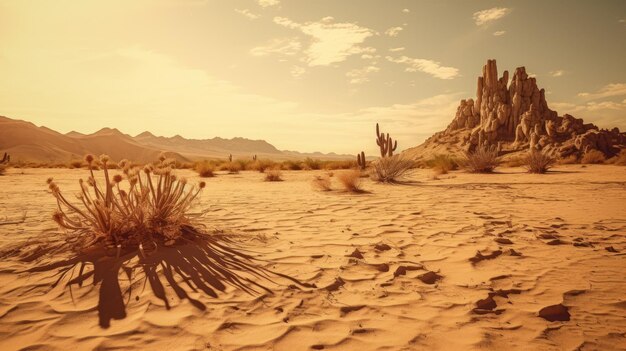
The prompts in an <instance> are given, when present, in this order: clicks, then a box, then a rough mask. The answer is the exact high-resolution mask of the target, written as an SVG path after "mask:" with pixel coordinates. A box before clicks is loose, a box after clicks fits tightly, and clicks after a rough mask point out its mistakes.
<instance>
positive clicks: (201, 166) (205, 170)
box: [194, 161, 215, 178]
mask: <svg viewBox="0 0 626 351" xmlns="http://www.w3.org/2000/svg"><path fill="white" fill-rule="evenodd" d="M194 168H195V170H196V172H198V175H199V176H200V177H202V178H210V177H215V168H214V167H213V165H212V164H211V163H209V162H207V161H202V162H198V163H196V166H195V167H194Z"/></svg>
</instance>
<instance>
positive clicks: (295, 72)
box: [289, 66, 306, 79]
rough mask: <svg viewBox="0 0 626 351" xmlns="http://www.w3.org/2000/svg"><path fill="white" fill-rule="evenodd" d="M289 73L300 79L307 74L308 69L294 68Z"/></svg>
mask: <svg viewBox="0 0 626 351" xmlns="http://www.w3.org/2000/svg"><path fill="white" fill-rule="evenodd" d="M289 73H291V76H292V77H294V78H296V79H299V78H301V77H302V76H303V75H304V74H305V73H306V69H304V68H303V67H300V66H293V67H291V70H290V71H289Z"/></svg>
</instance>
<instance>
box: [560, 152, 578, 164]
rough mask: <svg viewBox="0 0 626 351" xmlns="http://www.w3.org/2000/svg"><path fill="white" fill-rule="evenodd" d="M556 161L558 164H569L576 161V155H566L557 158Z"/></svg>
mask: <svg viewBox="0 0 626 351" xmlns="http://www.w3.org/2000/svg"><path fill="white" fill-rule="evenodd" d="M557 163H558V164H560V165H571V164H574V163H578V156H576V155H575V154H572V155H569V156H567V157H563V158H559V159H558V161H557Z"/></svg>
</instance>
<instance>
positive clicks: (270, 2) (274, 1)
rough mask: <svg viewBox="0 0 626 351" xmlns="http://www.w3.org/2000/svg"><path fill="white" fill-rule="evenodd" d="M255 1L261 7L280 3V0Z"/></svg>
mask: <svg viewBox="0 0 626 351" xmlns="http://www.w3.org/2000/svg"><path fill="white" fill-rule="evenodd" d="M257 3H258V4H259V6H261V7H271V6H277V5H278V4H280V0H257Z"/></svg>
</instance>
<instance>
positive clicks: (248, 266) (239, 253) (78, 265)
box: [24, 228, 315, 328]
mask: <svg viewBox="0 0 626 351" xmlns="http://www.w3.org/2000/svg"><path fill="white" fill-rule="evenodd" d="M188 230H191V231H193V230H194V229H193V228H188ZM40 253H41V254H43V251H40ZM38 256H39V255H38ZM24 260H25V261H28V259H24ZM259 263H260V260H258V259H255V258H253V257H252V256H251V255H250V254H248V253H245V252H244V250H242V249H241V248H239V244H238V243H236V242H234V241H233V240H232V239H231V238H229V237H227V236H226V235H224V234H216V235H212V236H206V237H203V238H194V239H188V240H185V241H183V242H181V243H179V244H177V245H174V246H170V247H158V248H157V249H155V250H154V251H153V252H150V253H146V252H143V253H142V252H141V251H138V250H134V251H132V252H127V253H120V254H119V255H115V253H114V254H113V255H111V253H110V252H109V253H107V252H105V250H104V249H101V248H92V249H90V250H88V251H85V252H84V253H80V254H76V255H74V256H73V257H71V258H68V259H64V260H60V261H57V262H53V263H49V264H44V265H38V266H36V267H33V268H30V269H28V270H27V271H26V272H29V273H34V272H50V271H55V270H56V271H57V273H56V274H55V276H56V275H58V278H57V280H56V281H55V282H54V283H53V284H52V285H51V288H54V287H55V286H57V285H58V284H59V283H62V282H64V283H65V284H66V286H67V287H69V289H70V294H72V292H71V291H72V287H82V286H83V283H85V282H87V281H89V280H90V279H92V281H93V285H94V286H95V285H97V284H98V283H100V287H99V289H100V290H99V300H98V316H99V324H100V326H101V327H102V328H108V327H109V326H110V324H111V319H118V320H119V319H124V318H125V317H126V305H127V304H128V303H129V302H130V298H131V293H132V289H133V287H138V286H139V285H143V286H144V287H145V285H146V284H149V285H150V288H151V290H152V292H153V293H154V296H155V297H157V298H158V299H160V300H162V301H163V302H164V304H165V308H166V309H170V308H171V306H170V303H169V301H168V296H167V289H166V287H167V286H169V287H171V289H172V290H173V291H174V292H175V294H176V295H177V296H178V298H179V299H181V300H183V299H187V300H189V302H190V303H191V304H192V305H193V306H195V307H196V308H198V309H200V310H206V306H205V304H204V303H203V302H201V301H199V300H197V299H194V298H192V297H190V296H189V294H188V291H192V292H194V293H195V292H202V293H204V294H206V295H208V296H210V297H213V298H217V297H218V293H219V292H224V291H225V289H226V287H227V286H231V287H234V288H236V289H240V290H242V291H244V292H247V293H249V294H256V293H260V292H261V291H264V292H266V293H270V294H272V290H271V289H270V288H268V287H267V286H266V285H264V284H265V283H267V284H268V285H271V284H277V283H276V281H275V279H276V278H283V279H286V280H288V281H290V282H292V283H295V284H297V285H299V286H301V287H307V288H314V287H315V285H311V284H306V283H302V282H300V281H298V280H297V279H295V278H292V277H289V276H287V275H284V274H281V273H277V272H273V271H270V270H268V269H266V268H263V267H261V266H260V264H259ZM90 266H91V267H92V268H91V269H90V268H89V267H90ZM77 269H78V275H76V276H75V272H76V270H77ZM136 270H139V274H135V271H136ZM122 272H123V273H122ZM120 274H122V277H123V276H124V275H125V276H126V277H127V278H128V281H129V282H130V284H128V287H127V288H126V289H125V290H124V291H123V290H122V286H121V284H120ZM64 278H65V279H64ZM163 278H164V279H165V281H163ZM164 282H165V283H167V284H166V285H164ZM124 295H127V299H126V301H125V299H124ZM72 299H73V295H72Z"/></svg>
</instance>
